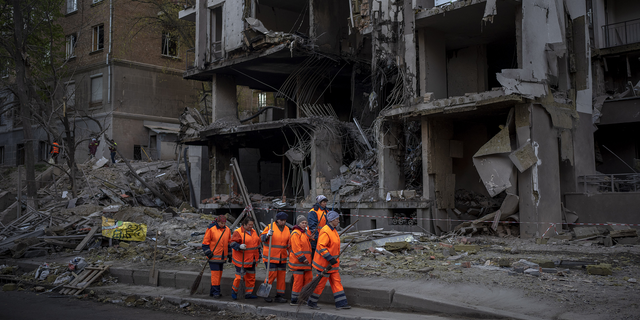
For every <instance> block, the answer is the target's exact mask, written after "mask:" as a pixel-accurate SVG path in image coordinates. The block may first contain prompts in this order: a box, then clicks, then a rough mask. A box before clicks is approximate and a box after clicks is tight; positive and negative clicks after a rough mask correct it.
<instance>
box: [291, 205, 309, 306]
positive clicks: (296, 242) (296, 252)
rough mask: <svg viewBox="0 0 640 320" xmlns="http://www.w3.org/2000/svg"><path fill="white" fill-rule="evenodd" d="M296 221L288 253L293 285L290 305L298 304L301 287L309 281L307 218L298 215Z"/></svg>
mask: <svg viewBox="0 0 640 320" xmlns="http://www.w3.org/2000/svg"><path fill="white" fill-rule="evenodd" d="M296 221H297V222H298V223H297V224H296V225H295V226H294V227H293V232H291V253H290V254H289V269H290V270H291V271H293V286H292V288H291V305H292V306H296V305H298V296H299V295H300V291H301V290H302V288H303V287H304V286H305V285H307V283H309V282H311V278H312V275H311V243H310V242H309V237H308V236H307V225H308V223H307V218H306V217H305V216H303V215H300V216H298V218H297V219H296Z"/></svg>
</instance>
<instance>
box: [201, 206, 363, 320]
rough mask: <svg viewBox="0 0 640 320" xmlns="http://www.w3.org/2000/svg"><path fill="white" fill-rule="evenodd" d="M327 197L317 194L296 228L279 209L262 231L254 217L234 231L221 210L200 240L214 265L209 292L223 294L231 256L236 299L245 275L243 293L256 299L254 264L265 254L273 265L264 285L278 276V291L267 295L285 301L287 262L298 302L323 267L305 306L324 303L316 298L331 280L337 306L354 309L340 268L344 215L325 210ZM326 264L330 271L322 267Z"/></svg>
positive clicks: (293, 298) (294, 302)
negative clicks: (225, 270)
mask: <svg viewBox="0 0 640 320" xmlns="http://www.w3.org/2000/svg"><path fill="white" fill-rule="evenodd" d="M327 201H328V200H327V198H326V197H325V196H323V195H320V196H318V197H316V202H317V203H316V204H315V205H314V206H313V208H312V209H311V210H310V211H309V213H308V215H307V217H305V216H304V215H300V216H298V217H297V218H296V225H295V226H294V227H293V230H290V229H289V227H288V226H287V225H286V223H287V218H288V216H287V214H286V213H284V212H278V213H277V214H276V216H275V220H276V221H275V222H273V223H270V224H269V225H268V226H266V228H264V230H263V231H262V232H261V233H260V234H259V235H258V231H257V230H255V229H254V227H255V223H256V221H253V220H252V219H251V218H250V217H247V218H245V219H244V220H242V221H241V226H240V227H239V228H237V229H236V230H235V231H233V234H231V233H232V232H231V230H230V229H229V227H227V226H226V222H227V221H226V216H225V215H220V216H218V217H217V218H216V220H215V221H213V222H212V223H211V224H210V225H209V227H208V228H207V231H206V233H205V235H204V239H203V241H202V250H203V251H204V254H205V255H206V256H207V258H208V259H209V266H210V269H211V290H210V292H209V295H210V296H211V297H214V298H220V297H222V295H221V291H220V280H221V278H222V269H223V266H224V263H225V261H227V260H228V261H229V262H233V265H234V266H235V271H236V272H235V279H234V281H233V285H232V287H231V298H233V299H234V300H236V299H237V298H238V291H239V288H240V286H241V284H242V281H243V279H242V278H244V285H245V295H244V298H245V299H256V298H257V296H256V295H255V294H254V290H255V289H256V288H255V279H256V277H255V273H256V265H257V264H258V263H259V260H260V257H261V255H262V262H264V264H265V267H266V268H267V269H268V270H269V271H268V277H267V279H268V281H267V279H265V285H266V284H267V283H268V284H269V285H271V284H272V283H273V282H274V281H275V282H276V295H275V297H274V298H270V297H266V298H265V301H267V302H274V301H275V302H278V303H286V302H287V299H286V298H285V289H286V284H285V276H286V271H287V266H288V267H289V270H290V271H291V272H292V273H293V285H292V290H291V302H290V304H291V305H298V297H299V295H300V292H301V291H302V288H303V287H304V286H305V285H307V284H308V283H310V282H311V281H312V279H313V275H312V269H313V270H315V271H316V273H321V274H322V278H321V279H320V282H319V283H318V286H317V287H316V288H315V290H314V292H313V294H311V296H310V297H309V298H308V300H307V301H306V304H307V306H309V308H311V309H320V307H318V299H319V298H320V295H321V294H322V290H323V289H324V286H325V284H326V283H327V281H329V283H330V285H331V290H332V291H333V297H334V300H335V306H336V308H337V309H350V308H351V307H350V306H349V304H348V303H347V298H346V296H345V293H344V289H343V287H342V283H341V279H340V273H339V266H340V259H339V258H338V256H339V255H340V236H339V234H338V231H337V230H336V227H337V226H338V225H339V224H340V215H339V214H338V213H337V212H335V211H328V210H327V207H326V206H327ZM269 245H270V246H269ZM261 246H262V248H261ZM269 247H271V248H270V249H269ZM260 249H262V252H261V250H260ZM325 269H326V270H327V271H326V272H323V271H325ZM302 302H304V301H302Z"/></svg>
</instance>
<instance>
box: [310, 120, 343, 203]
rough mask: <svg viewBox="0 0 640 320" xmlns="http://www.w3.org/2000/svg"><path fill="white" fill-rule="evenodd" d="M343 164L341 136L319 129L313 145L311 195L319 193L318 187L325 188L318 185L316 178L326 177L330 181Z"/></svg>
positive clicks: (328, 196) (314, 195)
mask: <svg viewBox="0 0 640 320" xmlns="http://www.w3.org/2000/svg"><path fill="white" fill-rule="evenodd" d="M341 165H342V142H341V141H340V137H337V136H334V135H331V134H330V133H329V132H327V131H321V130H317V131H316V135H315V136H314V137H313V145H312V147H311V190H312V191H311V195H312V197H313V198H315V197H316V196H317V195H318V189H322V188H323V187H322V186H321V185H318V181H317V179H316V178H319V177H324V178H325V181H326V182H329V181H330V180H331V179H332V178H333V177H335V176H336V175H337V174H339V173H340V166H341ZM325 196H326V197H327V198H329V200H332V199H331V198H332V197H331V196H330V195H329V194H325Z"/></svg>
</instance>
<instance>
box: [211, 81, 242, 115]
mask: <svg viewBox="0 0 640 320" xmlns="http://www.w3.org/2000/svg"><path fill="white" fill-rule="evenodd" d="M211 96H212V101H211V102H212V109H213V117H212V122H215V121H217V120H220V119H229V120H236V121H237V120H238V99H237V94H236V83H235V80H234V79H233V77H231V76H227V75H224V74H214V75H213V77H212V79H211Z"/></svg>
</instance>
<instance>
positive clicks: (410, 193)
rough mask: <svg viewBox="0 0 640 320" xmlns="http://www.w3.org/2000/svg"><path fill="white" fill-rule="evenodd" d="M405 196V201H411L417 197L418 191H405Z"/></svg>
mask: <svg viewBox="0 0 640 320" xmlns="http://www.w3.org/2000/svg"><path fill="white" fill-rule="evenodd" d="M403 195H404V197H405V199H411V198H413V197H415V196H416V191H415V190H404V191H403Z"/></svg>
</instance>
